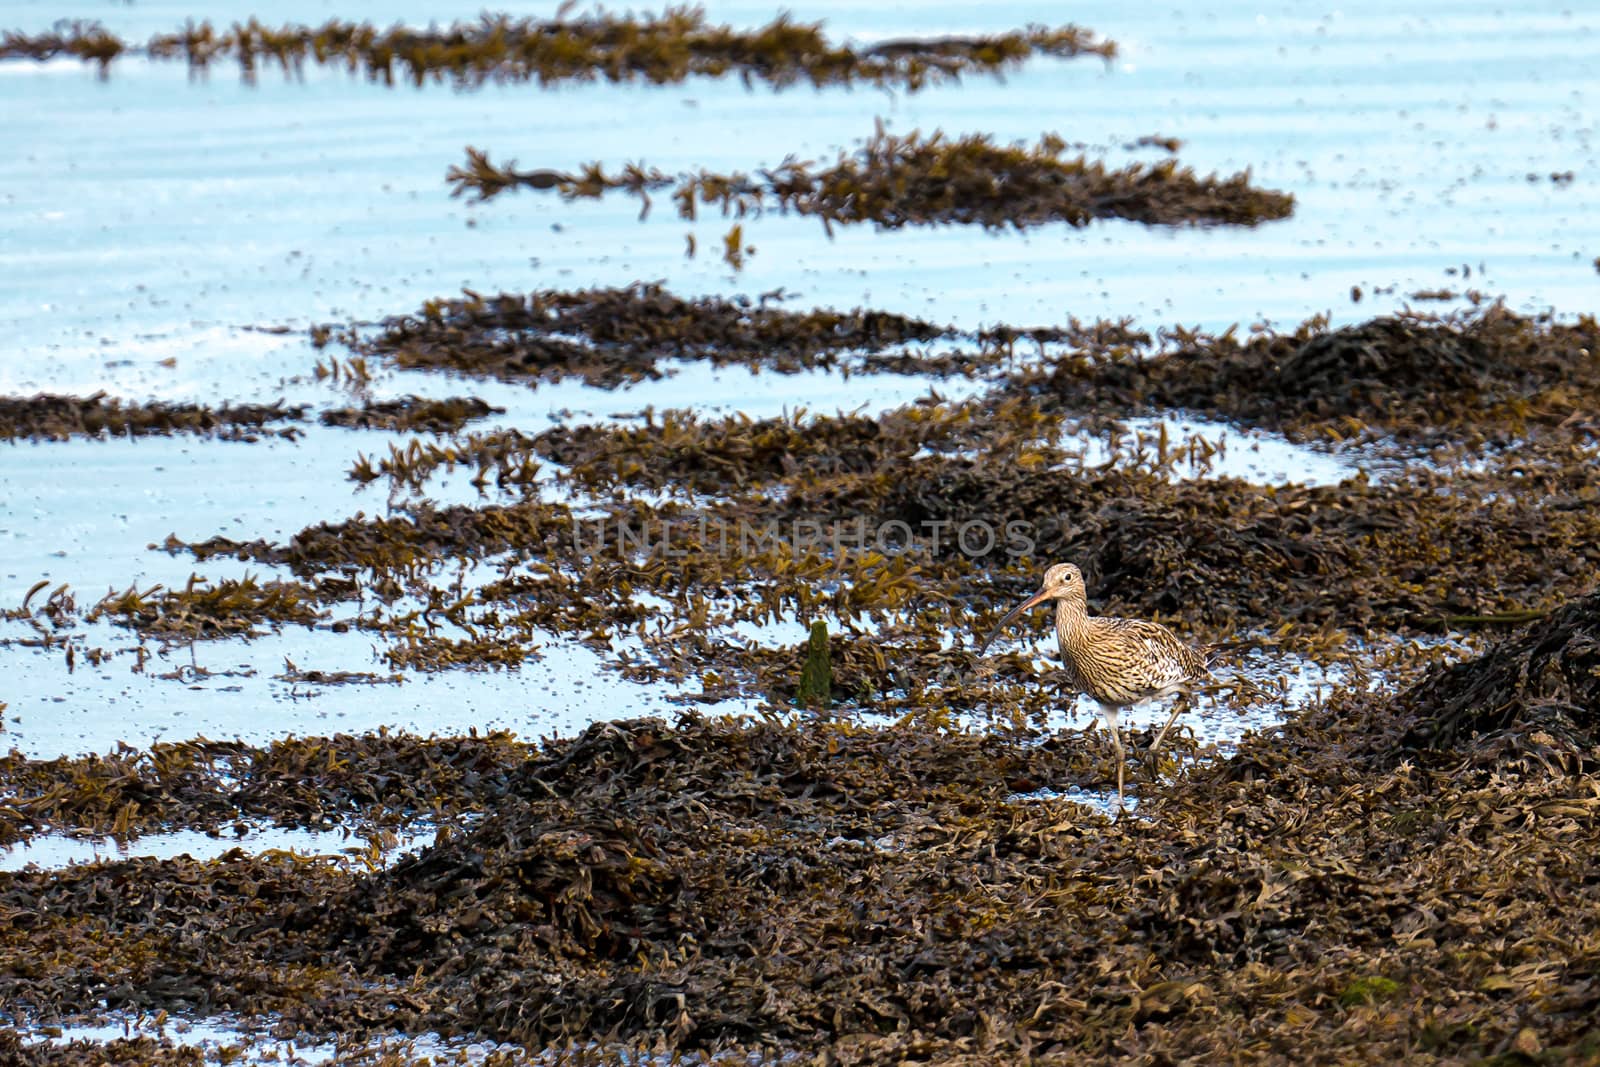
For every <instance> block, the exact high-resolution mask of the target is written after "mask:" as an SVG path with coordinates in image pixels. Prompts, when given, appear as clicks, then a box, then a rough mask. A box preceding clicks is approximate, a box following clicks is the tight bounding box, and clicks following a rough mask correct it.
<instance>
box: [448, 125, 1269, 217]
mask: <svg viewBox="0 0 1600 1067" xmlns="http://www.w3.org/2000/svg"><path fill="white" fill-rule="evenodd" d="M1066 152H1067V144H1066V142H1064V141H1063V140H1062V139H1061V138H1060V137H1058V136H1056V135H1054V134H1046V135H1045V136H1044V137H1042V138H1041V139H1040V141H1039V143H1038V145H1036V146H1034V147H1031V148H1030V147H1027V146H1025V145H1009V146H1002V145H998V144H996V143H995V142H994V140H993V138H991V137H989V136H987V135H985V134H970V135H967V136H964V137H957V138H947V137H946V136H945V135H944V134H943V133H940V132H935V133H933V134H931V135H925V134H923V133H921V132H920V131H916V130H913V131H912V132H910V133H908V134H906V135H904V136H897V135H895V134H891V133H889V132H887V131H886V130H885V129H883V127H882V126H881V125H880V126H879V127H878V129H877V130H876V132H875V133H874V134H873V135H872V137H871V138H869V139H868V140H867V141H865V142H864V143H863V144H862V145H861V146H860V147H859V148H857V149H856V150H854V151H853V152H840V154H839V158H838V159H837V161H835V162H834V164H833V165H832V166H828V167H823V168H821V169H816V164H815V163H814V162H812V161H809V160H799V159H796V158H794V157H792V156H791V157H790V158H788V159H786V160H784V161H783V162H782V163H781V164H779V165H778V166H776V167H772V168H770V169H766V170H762V171H760V172H759V173H758V174H757V175H756V176H755V177H752V176H751V175H749V174H744V173H733V174H718V173H712V172H709V171H704V170H702V171H699V172H698V173H688V174H678V175H673V174H667V173H664V172H662V171H660V170H655V169H647V168H646V167H645V166H644V165H643V164H629V165H628V166H626V167H624V168H622V169H621V170H618V171H615V172H610V173H608V172H607V171H606V170H605V169H604V167H603V166H602V164H600V163H591V164H588V165H587V166H585V167H583V168H581V169H580V170H579V171H578V172H577V173H575V174H567V173H563V172H558V171H552V170H532V171H520V170H517V169H516V164H515V162H514V161H513V162H508V163H506V164H504V165H500V166H496V165H495V164H493V163H491V162H490V161H489V158H488V155H487V153H485V152H483V151H480V150H478V149H475V148H468V149H467V162H466V165H465V166H462V167H452V168H451V169H450V171H449V173H448V174H447V175H446V181H447V182H449V184H450V185H451V186H452V187H453V188H452V195H455V196H461V195H463V194H465V193H471V194H473V196H474V197H475V198H476V199H478V200H489V199H491V198H493V197H495V196H498V195H500V194H501V193H504V192H507V191H509V190H512V189H544V190H551V191H554V192H556V193H558V194H559V195H560V196H561V197H562V198H563V199H566V200H576V199H583V198H598V197H601V196H603V195H605V194H606V193H607V192H609V191H612V190H621V191H625V192H628V193H630V194H632V195H633V196H635V197H637V198H638V199H639V201H640V203H641V211H640V218H643V217H644V216H646V215H648V214H649V212H650V208H651V205H652V199H651V194H652V193H656V194H665V195H667V196H669V197H670V199H671V201H672V202H673V203H674V204H675V205H676V207H677V212H678V215H679V217H680V218H683V219H688V220H691V221H692V220H694V219H696V218H697V217H698V216H699V213H700V211H701V210H702V208H716V209H719V210H720V211H721V214H722V216H723V217H724V218H728V217H734V218H739V219H743V218H746V217H748V216H759V215H762V214H765V213H767V212H775V213H778V214H785V215H786V214H789V213H791V212H792V213H794V214H798V215H809V216H814V217H816V218H818V219H820V220H821V222H822V224H823V226H824V227H825V228H826V229H827V230H828V231H829V232H830V233H831V232H832V228H833V226H835V225H852V224H858V223H863V222H871V223H873V224H875V225H876V226H877V227H879V228H880V229H899V228H901V227H903V226H931V225H972V226H982V227H984V228H985V229H1007V228H1012V229H1018V230H1021V229H1026V228H1028V227H1033V226H1042V225H1045V224H1047V223H1053V222H1062V223H1066V224H1067V225H1069V226H1075V227H1082V226H1087V225H1089V223H1091V222H1092V221H1094V220H1096V219H1110V218H1120V219H1129V220H1132V221H1134V222H1140V223H1144V224H1147V225H1168V226H1174V225H1180V224H1212V225H1243V226H1254V225H1258V224H1260V223H1262V222H1266V221H1270V220H1273V219H1282V218H1287V217H1288V216H1289V215H1290V214H1291V213H1292V212H1293V210H1294V197H1292V196H1290V195H1288V194H1287V193H1280V192H1275V191H1272V190H1267V189H1261V188H1258V187H1256V186H1254V185H1252V184H1251V183H1250V176H1249V174H1248V173H1240V174H1234V175H1231V176H1229V177H1226V178H1223V177H1219V176H1218V175H1215V174H1212V175H1209V176H1205V177H1201V176H1200V175H1198V174H1196V173H1195V171H1194V170H1193V169H1191V168H1188V167H1182V166H1180V165H1179V164H1178V163H1177V162H1176V161H1175V160H1164V161H1161V162H1158V163H1131V164H1128V165H1127V166H1123V167H1115V168H1114V167H1108V166H1107V165H1106V164H1105V163H1104V162H1101V161H1099V160H1095V159H1091V158H1090V157H1089V156H1087V155H1078V156H1076V157H1068V156H1066V154H1065V153H1066ZM736 243H737V242H736Z"/></svg>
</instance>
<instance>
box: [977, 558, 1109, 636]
mask: <svg viewBox="0 0 1600 1067" xmlns="http://www.w3.org/2000/svg"><path fill="white" fill-rule="evenodd" d="M1085 598H1086V593H1085V591H1084V586H1083V572H1082V571H1080V570H1079V569H1078V567H1077V565H1076V564H1073V563H1057V564H1055V565H1054V566H1053V567H1051V568H1050V569H1049V570H1047V571H1045V572H1044V582H1043V584H1041V585H1040V586H1039V591H1038V592H1037V593H1035V594H1033V595H1032V596H1030V597H1029V598H1028V599H1026V600H1024V601H1023V602H1022V603H1020V604H1018V605H1017V606H1016V607H1014V608H1012V609H1011V610H1010V611H1008V612H1006V614H1005V616H1004V617H1003V618H1002V619H1001V620H1000V621H999V622H997V623H996V624H995V627H994V629H993V630H991V631H989V636H988V637H985V638H984V639H983V644H981V645H979V646H978V655H980V656H981V655H983V654H984V652H985V651H987V650H988V648H989V643H990V642H992V641H993V640H994V639H995V638H996V637H998V636H999V635H1000V631H1001V630H1003V629H1005V627H1006V624H1007V623H1008V622H1010V621H1011V620H1012V619H1014V618H1016V617H1017V616H1018V615H1021V614H1022V613H1023V612H1024V611H1027V610H1028V609H1029V608H1031V607H1035V606H1037V605H1039V604H1043V603H1044V602H1045V601H1046V600H1084V599H1085Z"/></svg>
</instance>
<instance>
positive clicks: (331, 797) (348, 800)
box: [0, 731, 532, 846]
mask: <svg viewBox="0 0 1600 1067" xmlns="http://www.w3.org/2000/svg"><path fill="white" fill-rule="evenodd" d="M531 754H532V750H531V748H530V746H529V745H527V744H526V743H524V742H520V741H517V740H516V739H515V738H513V737H512V736H511V735H510V734H507V733H503V732H496V733H490V734H486V735H483V736H477V735H473V736H471V737H459V738H427V739H423V738H417V737H413V736H408V735H405V734H391V733H388V732H387V731H382V732H379V733H376V734H365V735H361V736H354V735H349V734H336V735H334V736H333V737H321V738H288V739H285V740H281V741H274V742H272V743H271V744H269V745H266V746H261V747H258V746H252V745H246V744H243V743H241V742H237V741H209V740H205V739H199V740H194V741H182V742H159V743H157V744H155V745H152V746H151V747H150V748H149V749H144V750H140V749H133V748H130V747H128V746H126V745H120V746H118V748H117V750H116V751H114V752H110V753H107V754H105V755H91V756H74V757H62V758H58V759H49V760H41V759H29V758H28V757H25V756H23V755H21V754H19V753H17V752H12V753H11V754H10V755H8V756H4V757H0V785H3V786H4V789H5V799H4V801H0V846H5V845H9V844H12V843H13V842H16V841H19V840H26V839H27V838H29V837H32V836H34V835H36V834H39V833H45V832H49V831H64V832H71V833H76V834H94V835H107V836H112V837H116V838H119V839H123V840H126V839H130V838H134V837H138V836H140V835H142V834H147V833H153V832H156V831H159V830H163V829H171V828H175V827H184V828H190V829H198V830H206V831H213V832H220V831H224V830H227V829H229V828H230V827H231V826H232V825H233V824H234V823H236V822H238V821H240V820H242V819H251V820H267V821H270V822H272V823H275V824H277V825H280V826H300V827H311V828H318V829H326V828H328V827H330V826H333V825H336V824H340V823H345V824H349V823H351V822H352V821H353V822H354V823H355V824H356V825H358V826H360V827H382V828H392V827H395V826H399V825H402V824H405V823H409V822H413V821H416V820H419V819H427V820H447V819H450V818H453V817H455V816H458V815H461V814H463V813H465V812H470V811H475V810H479V809H481V808H483V807H486V806H493V805H494V804H495V803H496V802H497V801H498V800H499V799H500V798H502V797H504V796H505V795H506V794H507V793H508V792H509V791H510V789H511V775H512V774H513V773H514V772H515V770H516V768H517V767H519V766H520V765H521V763H522V761H523V760H524V759H526V758H528V756H529V755H531Z"/></svg>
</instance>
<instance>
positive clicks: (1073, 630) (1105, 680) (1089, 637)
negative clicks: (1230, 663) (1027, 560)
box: [978, 563, 1207, 809]
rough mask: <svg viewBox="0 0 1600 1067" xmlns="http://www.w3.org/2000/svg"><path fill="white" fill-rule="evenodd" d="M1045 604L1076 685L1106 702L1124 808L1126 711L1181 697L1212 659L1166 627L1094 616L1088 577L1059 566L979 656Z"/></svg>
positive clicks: (1157, 742) (1104, 709)
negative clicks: (1049, 603)
mask: <svg viewBox="0 0 1600 1067" xmlns="http://www.w3.org/2000/svg"><path fill="white" fill-rule="evenodd" d="M1046 600H1054V601H1055V602H1056V640H1057V641H1058V643H1059V644H1060V646H1061V659H1062V662H1063V665H1064V666H1065V667H1066V675H1067V678H1068V681H1069V683H1070V684H1071V685H1072V686H1073V688H1074V689H1075V690H1076V691H1077V692H1080V693H1085V694H1087V695H1088V696H1089V697H1090V698H1091V699H1093V700H1094V701H1095V702H1096V703H1098V704H1099V705H1100V716H1101V718H1102V719H1104V720H1105V724H1106V728H1107V729H1108V730H1109V731H1110V732H1111V740H1112V744H1113V745H1114V746H1115V748H1116V752H1117V806H1118V808H1119V809H1120V808H1121V807H1122V799H1123V774H1124V767H1123V753H1122V736H1121V731H1120V729H1119V726H1118V718H1119V715H1120V712H1121V710H1122V709H1123V708H1125V707H1128V706H1130V705H1133V704H1140V703H1143V702H1144V701H1147V700H1158V699H1160V698H1162V697H1165V696H1170V695H1172V694H1174V693H1178V692H1182V691H1184V690H1186V689H1188V688H1189V687H1190V686H1192V685H1194V684H1195V683H1196V682H1199V681H1200V680H1202V679H1204V678H1205V677H1206V675H1207V671H1206V660H1205V657H1204V656H1203V655H1201V654H1200V653H1199V652H1197V651H1196V650H1194V649H1193V648H1190V647H1189V646H1188V645H1186V644H1184V643H1183V642H1182V641H1181V640H1179V639H1178V637H1177V635H1175V634H1174V633H1173V632H1172V631H1171V630H1169V629H1167V628H1166V627H1165V626H1162V625H1161V624H1160V623H1154V622H1145V621H1143V620H1141V619H1113V618H1101V617H1098V616H1094V615H1090V614H1089V600H1088V593H1087V591H1086V590H1085V588H1084V583H1083V572H1081V571H1080V570H1078V568H1077V567H1075V566H1074V565H1072V564H1071V563H1058V564H1056V565H1055V566H1053V567H1051V568H1050V569H1049V570H1047V571H1045V572H1044V584H1043V585H1041V586H1040V588H1039V591H1038V592H1037V593H1035V594H1033V596H1031V597H1029V598H1028V599H1027V600H1025V601H1023V602H1022V603H1021V604H1018V605H1017V606H1016V607H1015V608H1012V609H1011V611H1009V612H1008V613H1007V614H1006V616H1005V617H1004V618H1003V619H1001V620H1000V622H999V624H998V625H997V626H995V628H994V630H993V632H991V633H990V634H989V636H988V637H987V638H985V639H984V642H983V645H982V647H980V648H979V650H978V652H979V655H982V654H983V651H984V650H985V649H987V648H988V647H989V642H991V641H993V640H994V638H995V635H996V634H998V633H999V632H1000V630H1001V628H1002V627H1004V626H1005V625H1006V623H1008V622H1010V621H1011V620H1012V619H1014V618H1016V617H1017V615H1019V614H1021V613H1022V612H1023V611H1025V610H1027V609H1028V608H1031V607H1033V606H1034V605H1036V604H1041V603H1043V602H1044V601H1046ZM1180 710H1182V704H1179V705H1178V706H1177V707H1175V708H1174V709H1173V711H1172V714H1171V716H1169V717H1168V719H1167V723H1166V725H1165V726H1163V727H1162V728H1161V732H1160V733H1159V734H1157V735H1156V739H1155V743H1154V744H1152V745H1151V746H1150V751H1151V753H1152V754H1153V753H1154V752H1155V751H1156V749H1158V748H1159V747H1160V746H1161V742H1162V740H1163V739H1164V738H1165V737H1166V736H1167V730H1168V729H1169V728H1170V727H1171V726H1172V723H1173V720H1175V719H1176V718H1177V717H1178V712H1179V711H1180Z"/></svg>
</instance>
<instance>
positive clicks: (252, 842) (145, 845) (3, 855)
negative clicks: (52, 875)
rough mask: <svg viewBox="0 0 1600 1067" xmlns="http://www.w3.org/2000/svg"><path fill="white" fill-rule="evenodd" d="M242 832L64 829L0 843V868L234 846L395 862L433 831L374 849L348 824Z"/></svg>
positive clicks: (168, 855) (203, 855)
mask: <svg viewBox="0 0 1600 1067" xmlns="http://www.w3.org/2000/svg"><path fill="white" fill-rule="evenodd" d="M246 831H247V832H245V833H243V834H239V833H237V832H235V831H234V830H233V829H232V828H230V829H228V830H226V831H223V832H221V833H219V834H215V835H213V834H207V833H205V832H203V831H200V830H172V831H167V832H163V833H155V834H144V835H142V836H140V837H138V838H135V839H134V840H132V841H127V842H118V841H113V840H111V839H109V838H99V837H70V836H68V835H66V834H41V835H39V836H37V837H34V838H32V839H31V840H28V841H25V842H20V843H18V844H15V845H10V846H0V871H20V870H22V869H24V868H26V867H39V868H45V869H51V868H57V867H67V866H71V865H74V864H81V863H114V862H116V861H118V860H127V859H176V858H178V857H180V856H188V857H189V858H190V859H195V860H202V861H204V860H212V859H216V858H217V857H219V856H224V855H226V854H228V853H230V852H232V851H233V850H234V849H239V850H241V851H243V852H246V853H248V854H251V855H259V854H260V853H263V852H274V851H283V852H292V853H294V854H295V855H297V856H328V857H334V858H337V859H340V860H343V861H346V862H350V863H354V864H356V865H357V866H365V862H366V860H370V859H381V862H383V863H385V864H388V863H393V862H394V861H395V860H397V859H399V858H400V857H401V856H402V855H404V854H405V853H407V852H409V851H412V850H414V849H417V848H421V847H424V846H426V845H427V844H428V843H429V842H431V841H432V834H431V833H429V834H411V833H406V834H402V835H400V836H398V837H396V838H395V840H394V841H393V843H392V844H390V845H388V846H387V847H383V846H382V845H381V844H380V846H379V848H378V850H377V851H376V852H374V851H373V850H372V848H371V847H370V846H369V844H368V842H367V841H366V840H365V839H363V838H362V837H360V836H357V835H353V834H351V833H349V832H347V831H345V830H305V829H288V828H285V827H281V826H253V827H247V828H246Z"/></svg>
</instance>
